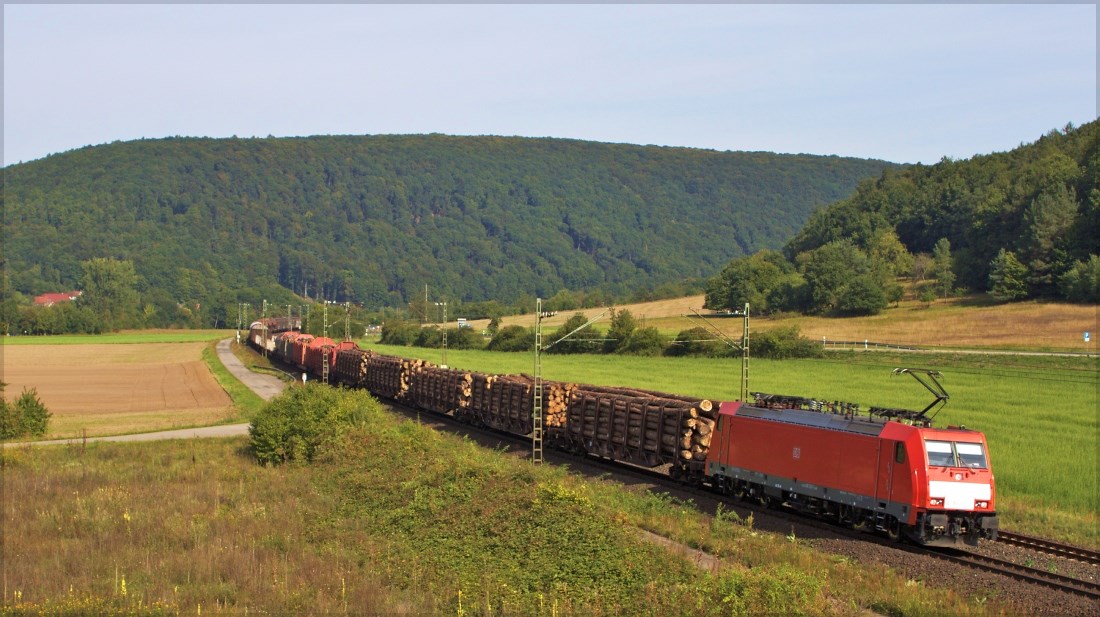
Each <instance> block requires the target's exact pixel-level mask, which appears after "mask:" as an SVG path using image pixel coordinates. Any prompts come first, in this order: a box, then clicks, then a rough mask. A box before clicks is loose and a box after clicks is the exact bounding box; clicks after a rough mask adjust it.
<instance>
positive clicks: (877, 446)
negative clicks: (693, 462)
mask: <svg viewBox="0 0 1100 617" xmlns="http://www.w3.org/2000/svg"><path fill="white" fill-rule="evenodd" d="M986 453H987V449H986V444H985V437H984V436H983V435H982V434H981V433H978V432H975V431H968V430H963V429H932V428H924V427H919V426H911V425H908V424H903V423H901V422H896V421H887V420H883V419H874V418H867V417H853V416H851V415H845V414H830V413H821V412H817V411H806V410H801V409H765V408H760V407H751V406H748V405H744V404H742V403H723V404H722V406H721V409H720V412H719V416H718V425H717V427H716V430H715V436H714V439H713V441H712V442H711V448H710V452H709V454H708V456H707V469H706V474H707V476H708V478H709V480H710V482H711V483H712V484H713V485H714V486H715V487H717V488H719V489H720V490H722V491H723V492H725V493H732V494H741V495H748V496H750V497H754V498H756V499H759V500H760V501H761V502H772V503H777V504H784V505H786V506H789V507H791V508H794V509H798V510H804V511H808V512H812V513H814V514H817V515H822V516H827V517H832V518H836V519H838V520H840V521H841V522H844V523H847V524H850V525H852V526H853V527H856V528H876V529H880V530H883V531H885V532H887V534H888V535H890V536H891V537H894V538H900V537H901V536H903V535H904V536H907V537H909V538H911V539H912V540H914V541H916V542H920V543H922V544H946V545H951V544H954V543H956V542H957V541H959V540H960V539H962V540H963V541H965V542H967V543H968V544H977V542H978V539H979V538H982V537H985V538H989V539H995V538H996V532H997V517H996V516H995V508H994V490H993V485H994V483H993V474H992V471H991V470H990V466H989V460H988V456H987V454H986Z"/></svg>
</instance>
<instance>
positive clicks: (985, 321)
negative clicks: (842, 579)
mask: <svg viewBox="0 0 1100 617" xmlns="http://www.w3.org/2000/svg"><path fill="white" fill-rule="evenodd" d="M702 306H703V296H701V295H698V296H688V297H684V298H676V299H672V300H658V301H654V302H643V303H639V304H628V305H623V306H620V307H618V308H620V309H626V310H629V311H630V312H631V314H633V315H634V317H635V318H636V319H638V320H639V322H642V323H643V324H644V325H649V326H654V327H656V328H658V329H660V330H662V331H664V332H665V333H666V334H670V335H671V334H675V333H676V332H679V331H680V330H684V329H687V328H691V327H694V326H699V325H700V322H699V321H698V320H692V319H689V318H687V317H684V315H690V314H691V310H692V309H693V308H694V309H695V310H697V311H699V312H700V313H702V314H704V315H708V316H710V311H707V310H703V309H702ZM603 310H604V309H603V308H591V309H583V310H580V311H561V312H559V313H558V314H557V315H555V316H553V317H550V318H547V319H545V320H543V326H544V327H545V328H548V329H551V330H552V329H553V328H557V327H558V326H560V325H561V324H563V323H565V321H566V320H567V319H569V318H570V317H571V316H573V315H574V314H575V313H578V312H580V313H583V314H584V315H585V317H587V318H593V317H595V316H596V315H599V314H600V313H601V312H602V311H603ZM1098 316H1100V307H1097V306H1096V305H1095V304H1093V305H1081V304H1065V303H1055V302H1040V301H1028V302H1013V303H1009V304H996V303H994V302H992V301H991V300H989V299H988V298H985V297H983V296H968V297H963V298H951V299H950V300H942V299H941V300H937V301H936V302H934V303H933V304H931V305H928V306H926V305H925V304H924V303H922V302H918V301H916V300H906V301H903V302H901V303H900V306H898V307H893V306H891V307H890V308H888V309H886V310H885V311H883V312H882V313H880V314H879V315H874V316H871V317H814V316H801V315H792V316H783V317H780V318H772V317H763V316H759V315H754V316H753V318H752V328H753V331H754V332H761V331H765V330H771V329H773V328H779V327H787V326H797V327H798V328H799V329H800V331H801V333H802V335H803V336H805V337H807V338H810V339H812V340H817V341H820V340H821V338H822V337H826V338H828V339H829V340H831V341H862V340H865V339H867V340H871V341H876V342H881V343H894V344H903V345H917V346H921V347H930V348H936V347H965V348H991V349H997V348H1001V349H1029V350H1040V349H1044V350H1060V351H1073V352H1084V351H1087V352H1089V353H1095V352H1096V350H1097V342H1096V332H1097V330H1100V327H1098V326H1097V319H1098ZM607 322H608V319H607V318H606V317H605V318H604V319H603V320H602V322H601V323H598V324H596V327H597V328H603V329H606V328H607ZM488 323H489V322H488V320H479V321H475V322H471V324H472V325H473V327H475V328H485V327H487V326H488ZM501 323H502V325H512V324H518V325H521V326H526V327H530V326H533V325H534V323H535V316H534V315H517V316H512V317H505V318H503V319H502V320H501ZM710 323H711V325H712V326H714V327H716V328H718V329H719V330H721V331H722V332H724V333H725V334H726V335H728V336H732V337H734V338H737V337H740V335H741V329H742V321H741V320H740V319H737V318H732V319H721V318H713V317H712V318H711V320H710ZM1086 330H1087V331H1090V332H1092V333H1093V338H1092V342H1090V343H1089V344H1088V346H1087V347H1086V346H1085V343H1084V341H1083V337H1082V335H1083V334H1084V332H1085V331H1086Z"/></svg>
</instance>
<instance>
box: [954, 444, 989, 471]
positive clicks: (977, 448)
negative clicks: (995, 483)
mask: <svg viewBox="0 0 1100 617" xmlns="http://www.w3.org/2000/svg"><path fill="white" fill-rule="evenodd" d="M955 450H956V451H957V452H958V453H959V463H960V464H961V466H962V467H970V468H971V469H986V468H987V467H988V465H987V464H986V461H985V451H984V450H982V444H980V443H962V442H956V443H955Z"/></svg>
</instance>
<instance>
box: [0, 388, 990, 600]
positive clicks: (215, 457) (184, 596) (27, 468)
mask: <svg viewBox="0 0 1100 617" xmlns="http://www.w3.org/2000/svg"><path fill="white" fill-rule="evenodd" d="M245 443H246V442H245V440H244V439H242V438H237V439H230V440H202V441H171V442H164V443H158V444H140V443H135V444H112V443H99V444H92V445H90V446H89V447H88V448H87V450H86V451H85V450H83V449H81V448H79V447H54V448H36V449H23V450H17V451H6V452H5V453H4V464H5V489H6V490H7V491H10V494H18V495H20V496H21V499H17V500H9V502H8V503H9V505H10V506H11V507H6V508H5V510H4V514H3V517H4V520H3V523H4V528H5V531H6V537H7V538H8V541H7V542H6V543H5V551H6V552H7V554H8V555H19V559H18V560H17V561H15V562H13V563H12V564H10V566H9V568H8V569H7V571H6V577H5V583H6V586H5V598H4V605H5V606H4V608H0V614H22V613H23V612H24V611H25V612H30V613H37V612H39V611H42V612H51V611H52V612H55V613H62V612H68V613H84V614H107V613H114V614H122V613H125V614H143V613H144V614H201V613H202V612H203V611H205V612H207V613H210V612H218V611H226V610H228V611H232V612H234V613H243V612H245V611H247V612H269V613H276V614H283V613H287V614H302V613H307V612H308V613H312V614H347V613H351V614H364V613H370V614H375V613H378V614H429V613H430V614H459V615H462V614H470V613H478V614H496V613H497V612H500V613H511V614H528V615H536V614H537V615H570V614H578V615H580V614H583V615H592V614H602V615H620V614H622V615H641V614H652V615H676V614H684V615H706V614H724V615H743V614H839V615H859V614H863V611H864V610H865V609H867V608H870V609H872V610H874V611H876V612H878V613H882V614H907V615H943V614H963V615H984V614H996V612H997V610H998V608H999V607H998V606H997V605H996V598H992V599H989V598H973V599H968V598H959V597H957V596H955V595H954V594H950V593H948V594H945V593H942V592H941V591H938V590H934V589H926V588H924V587H923V586H922V585H921V584H919V583H916V582H914V581H907V580H905V579H904V578H901V577H898V576H896V575H894V574H891V573H889V572H887V571H886V570H885V569H884V568H882V567H878V566H867V567H864V566H859V565H856V564H853V563H851V562H850V561H848V560H846V559H844V558H841V557H829V558H823V557H822V556H821V555H820V554H818V553H816V552H813V551H812V550H809V549H807V548H806V547H804V546H802V544H801V542H800V541H799V539H797V538H794V537H786V538H784V537H780V536H776V535H772V534H759V533H757V532H755V531H754V530H753V528H752V523H751V521H741V520H739V519H737V517H736V516H735V515H730V514H724V515H720V516H718V517H716V518H712V517H709V516H705V515H702V514H700V513H698V512H697V511H696V509H695V508H694V507H691V506H690V505H689V504H682V503H679V502H676V501H675V500H670V499H668V498H663V497H660V496H654V495H650V494H648V493H645V492H641V493H637V492H629V491H627V490H625V489H623V488H622V487H620V486H618V485H616V484H613V483H609V482H605V481H601V480H596V481H585V480H582V479H579V478H577V477H575V476H572V475H570V474H568V472H567V471H566V470H565V469H563V468H558V467H553V466H541V467H533V466H531V465H530V464H529V463H527V462H525V461H522V460H517V459H515V458H513V457H510V456H508V455H504V454H502V453H499V452H495V451H491V450H486V449H483V448H479V447H477V446H475V445H474V444H472V443H470V442H469V441H467V440H465V439H462V438H459V437H456V436H452V435H447V434H440V433H436V432H434V431H432V430H430V429H427V428H424V427H421V426H419V425H418V424H416V423H414V422H410V421H407V420H401V419H399V418H397V417H395V416H393V415H391V414H388V413H385V412H382V411H379V410H376V411H375V412H374V413H372V414H371V415H370V419H369V420H368V422H367V425H366V426H365V427H363V428H362V430H361V431H358V432H355V433H354V434H353V435H351V436H350V438H349V439H348V440H347V441H346V442H345V443H344V444H343V445H342V446H340V447H336V448H333V449H331V450H330V451H329V452H330V454H329V455H328V456H327V457H326V460H325V461H324V462H323V463H319V464H315V465H314V466H312V467H306V466H300V465H288V466H284V467H280V468H274V469H272V468H261V467H257V466H256V465H255V463H254V462H253V459H252V458H251V457H250V456H249V455H248V453H247V452H246V451H245V449H244V446H245ZM410 460H415V461H422V462H423V464H419V465H410V464H408V461H410ZM166 494H168V495H172V499H164V495H166ZM640 528H644V529H650V530H653V531H655V532H658V533H661V534H663V535H666V536H670V537H674V538H675V539H677V540H678V541H681V542H685V543H688V544H690V545H693V546H699V547H703V548H705V549H707V550H708V551H710V552H712V553H714V554H717V555H719V556H720V557H722V559H723V561H724V563H725V564H726V565H725V567H723V568H722V569H721V570H720V571H719V572H718V573H717V574H710V573H706V572H704V571H701V570H699V569H697V568H696V567H695V566H693V565H692V564H691V563H690V562H689V561H687V560H686V559H685V558H683V557H678V556H674V555H672V554H670V553H668V552H666V551H665V550H664V549H663V548H660V547H657V546H655V545H652V544H648V543H646V542H643V541H641V540H640V539H639V537H638V531H637V530H638V529H640ZM747 563H751V564H752V567H751V568H749V567H746V566H743V565H739V564H747ZM869 581H874V584H868V582H869ZM8 594H11V595H8ZM17 594H18V595H17Z"/></svg>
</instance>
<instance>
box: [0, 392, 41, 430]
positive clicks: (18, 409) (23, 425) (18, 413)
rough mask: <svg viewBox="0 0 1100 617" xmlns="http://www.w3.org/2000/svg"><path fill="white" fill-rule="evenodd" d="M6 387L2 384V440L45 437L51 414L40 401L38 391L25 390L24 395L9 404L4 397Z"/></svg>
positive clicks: (0, 418) (0, 411)
mask: <svg viewBox="0 0 1100 617" xmlns="http://www.w3.org/2000/svg"><path fill="white" fill-rule="evenodd" d="M5 385H6V384H4V383H3V382H0V439H15V438H18V437H26V436H31V437H41V436H42V435H45V434H46V429H47V428H48V427H49V423H50V416H51V414H50V412H49V410H48V409H46V406H45V405H43V404H42V401H40V400H38V391H37V390H35V389H34V388H31V389H30V390H27V389H24V390H23V394H21V395H20V396H19V398H18V399H16V400H15V402H14V403H10V404H9V403H8V402H7V401H5V400H4V397H3V392H4V387H5Z"/></svg>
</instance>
